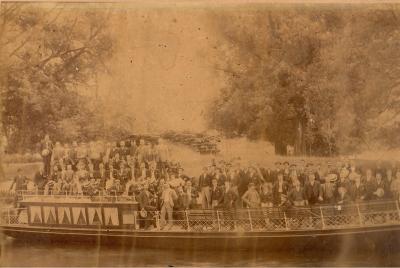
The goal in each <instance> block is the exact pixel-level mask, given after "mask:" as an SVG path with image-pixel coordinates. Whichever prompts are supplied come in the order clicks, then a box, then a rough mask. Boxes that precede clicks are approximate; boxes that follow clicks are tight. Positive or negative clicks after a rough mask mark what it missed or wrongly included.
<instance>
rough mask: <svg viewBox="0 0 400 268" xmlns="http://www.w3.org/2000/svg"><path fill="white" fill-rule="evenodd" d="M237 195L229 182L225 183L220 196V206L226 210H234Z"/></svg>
mask: <svg viewBox="0 0 400 268" xmlns="http://www.w3.org/2000/svg"><path fill="white" fill-rule="evenodd" d="M237 199H238V195H237V193H236V191H234V189H232V187H231V182H230V181H229V180H226V181H225V184H224V188H223V195H222V206H223V208H224V209H226V210H231V209H235V208H236V200H237Z"/></svg>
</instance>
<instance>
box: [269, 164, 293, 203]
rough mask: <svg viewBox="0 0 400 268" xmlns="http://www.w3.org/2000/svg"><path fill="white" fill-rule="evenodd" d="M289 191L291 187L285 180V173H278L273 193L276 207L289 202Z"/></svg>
mask: <svg viewBox="0 0 400 268" xmlns="http://www.w3.org/2000/svg"><path fill="white" fill-rule="evenodd" d="M288 191H289V185H288V184H287V182H286V181H284V179H283V173H282V172H279V173H277V180H276V181H275V182H274V185H273V187H272V192H273V196H274V204H275V205H278V206H280V205H283V204H284V203H285V202H286V200H287V194H288Z"/></svg>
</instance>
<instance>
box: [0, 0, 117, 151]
mask: <svg viewBox="0 0 400 268" xmlns="http://www.w3.org/2000/svg"><path fill="white" fill-rule="evenodd" d="M0 12H1V13H0V59H1V63H2V64H1V66H0V93H1V99H2V117H1V123H2V130H3V132H4V133H5V135H6V137H7V139H8V144H9V148H8V151H10V152H16V151H21V150H24V149H26V148H32V149H33V148H34V146H35V144H37V143H38V142H39V141H40V139H42V138H43V136H44V134H45V133H48V134H50V136H52V137H53V139H57V140H60V141H70V140H71V139H85V138H93V137H95V136H98V135H103V134H102V133H107V130H113V131H117V132H118V131H120V132H123V130H121V129H118V128H115V127H110V126H108V125H106V124H105V122H104V120H103V117H102V115H103V114H102V113H101V111H102V104H101V103H94V102H93V101H92V100H93V99H94V98H93V96H95V95H96V94H95V90H96V76H97V75H102V74H104V73H105V72H106V71H107V68H106V66H107V65H106V62H107V60H108V59H109V58H110V57H111V56H112V54H113V38H112V35H111V34H110V29H109V27H108V23H107V18H108V17H109V15H110V12H109V11H108V10H106V9H101V10H99V9H93V8H92V9H78V8H75V9H69V8H68V6H66V5H65V4H54V5H50V4H46V5H39V4H36V5H35V4H27V3H2V4H1V10H0Z"/></svg>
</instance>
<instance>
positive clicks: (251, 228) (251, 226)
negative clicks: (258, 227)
mask: <svg viewBox="0 0 400 268" xmlns="http://www.w3.org/2000/svg"><path fill="white" fill-rule="evenodd" d="M247 213H248V215H249V221H250V230H252V231H253V221H252V220H251V213H250V209H247Z"/></svg>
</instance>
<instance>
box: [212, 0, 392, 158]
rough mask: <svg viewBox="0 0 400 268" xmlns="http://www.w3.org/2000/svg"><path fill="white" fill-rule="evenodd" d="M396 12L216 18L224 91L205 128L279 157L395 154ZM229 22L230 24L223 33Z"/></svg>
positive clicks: (308, 11) (257, 12) (330, 10)
mask: <svg viewBox="0 0 400 268" xmlns="http://www.w3.org/2000/svg"><path fill="white" fill-rule="evenodd" d="M398 14H399V7H398V5H379V7H378V6H369V5H365V6H363V7H361V6H357V8H355V7H354V6H351V5H330V6H324V5H314V6H307V5H291V7H289V6H281V7H279V8H278V7H276V6H274V5H271V6H267V7H266V8H264V9H260V8H257V9H253V8H249V9H248V10H246V11H244V10H241V12H236V11H232V10H226V11H224V12H221V13H218V14H214V15H213V21H214V25H215V30H216V33H217V34H218V35H222V36H223V39H222V40H221V41H220V43H219V44H218V46H217V49H218V51H219V53H220V55H221V58H220V59H218V60H217V62H216V69H217V70H220V71H221V72H222V73H223V75H224V77H225V79H226V85H227V86H226V88H224V89H222V90H221V92H220V95H219V96H218V98H217V99H216V100H215V101H214V103H213V104H212V105H211V106H210V107H209V113H208V115H207V117H208V119H209V123H210V126H211V127H214V128H216V129H218V130H220V131H223V132H224V133H225V134H226V135H228V136H237V135H239V136H247V137H250V138H252V139H259V138H262V139H266V140H269V141H271V142H273V143H274V144H275V148H276V151H277V153H285V150H286V145H288V144H289V145H294V147H295V151H296V152H297V153H298V154H304V153H309V154H318V155H330V154H335V153H350V152H355V151H358V150H362V149H365V148H371V147H373V146H386V147H393V146H394V147H398V146H400V138H399V136H398V135H396V132H397V133H398V130H399V126H400V125H399V122H400V121H399V120H400V118H399V116H398V112H399V110H400V87H399V80H398V77H399V75H400V73H399V71H400V69H399V67H398V66H399V63H400V50H398V45H399V42H400V31H399V30H398V29H399V26H400V17H398ZM227 21H229V22H230V23H229V24H228V23H226V22H227Z"/></svg>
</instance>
